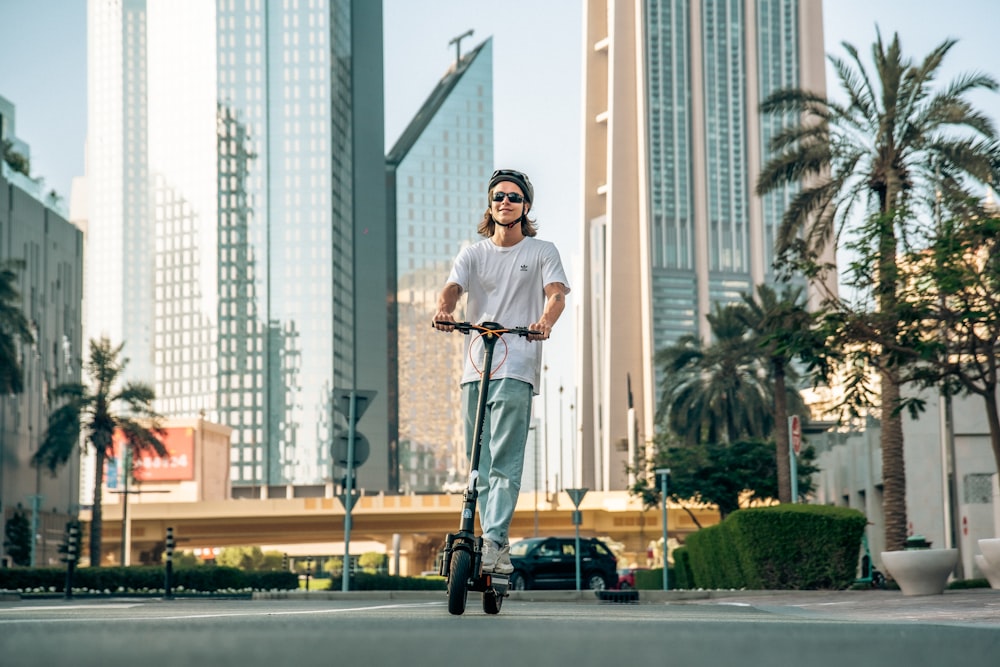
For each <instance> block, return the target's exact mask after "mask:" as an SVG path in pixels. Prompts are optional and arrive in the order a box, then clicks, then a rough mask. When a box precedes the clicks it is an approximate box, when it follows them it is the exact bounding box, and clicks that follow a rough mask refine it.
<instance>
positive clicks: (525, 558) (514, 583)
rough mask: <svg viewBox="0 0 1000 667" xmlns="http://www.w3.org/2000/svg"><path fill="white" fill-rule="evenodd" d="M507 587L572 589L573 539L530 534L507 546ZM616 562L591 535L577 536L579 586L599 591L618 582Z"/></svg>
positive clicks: (573, 572) (573, 568) (574, 581)
mask: <svg viewBox="0 0 1000 667" xmlns="http://www.w3.org/2000/svg"><path fill="white" fill-rule="evenodd" d="M510 562H511V563H513V565H514V572H513V574H511V575H510V587H511V589H513V590H516V591H523V590H527V589H529V588H562V589H570V590H575V589H576V538H574V537H531V538H528V539H526V540H521V541H520V542H515V543H514V544H512V545H510ZM617 568H618V561H617V559H615V556H614V554H612V553H611V550H610V549H608V547H607V546H605V544H604V543H603V542H601V541H600V540H598V539H596V538H593V537H581V538H580V587H581V588H583V589H587V590H595V591H603V590H605V589H609V588H613V587H614V586H616V585H617V584H618V569H617Z"/></svg>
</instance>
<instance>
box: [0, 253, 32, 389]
mask: <svg viewBox="0 0 1000 667" xmlns="http://www.w3.org/2000/svg"><path fill="white" fill-rule="evenodd" d="M22 269H24V262H23V261H22V260H8V261H6V262H4V263H2V264H0V393H4V394H20V393H21V391H22V390H23V389H24V377H23V373H22V372H21V364H20V360H19V359H18V355H17V342H18V341H20V342H21V343H33V342H35V337H34V336H33V335H32V334H31V327H30V326H29V325H28V318H26V317H25V316H24V309H23V307H22V305H21V293H20V292H19V291H18V289H17V272H18V271H20V270H22Z"/></svg>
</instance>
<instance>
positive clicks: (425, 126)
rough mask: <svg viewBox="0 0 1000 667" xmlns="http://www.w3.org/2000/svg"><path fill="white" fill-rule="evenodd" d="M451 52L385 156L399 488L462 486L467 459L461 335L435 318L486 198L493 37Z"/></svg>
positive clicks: (490, 169) (474, 236) (489, 169)
mask: <svg viewBox="0 0 1000 667" xmlns="http://www.w3.org/2000/svg"><path fill="white" fill-rule="evenodd" d="M459 44H460V42H459ZM457 56H458V54H457V53H456V61H455V63H453V64H452V66H451V68H449V70H448V72H447V73H445V75H444V76H443V77H442V78H441V80H440V81H439V82H438V85H437V86H436V87H435V88H434V90H433V91H432V92H431V94H430V96H429V97H428V98H427V100H426V102H424V104H423V106H422V107H421V108H420V110H419V111H418V112H417V114H416V116H414V118H413V120H412V121H411V122H410V124H409V126H407V128H406V130H404V132H403V133H402V135H400V138H399V139H398V141H397V142H396V145H395V146H393V148H392V150H390V151H389V154H388V156H387V157H386V163H387V167H386V169H387V174H388V178H387V183H388V189H389V198H390V203H389V216H390V218H391V219H392V220H393V221H394V225H395V231H394V233H393V238H394V239H395V243H396V253H395V254H396V262H395V274H396V275H395V285H396V325H395V326H394V327H393V330H394V331H395V332H396V335H397V339H396V349H397V355H396V358H397V369H398V370H397V377H398V378H399V383H398V391H399V393H398V411H397V414H398V432H399V452H400V456H399V467H400V490H402V491H440V490H441V489H442V488H445V486H444V485H446V484H449V483H451V484H456V483H457V484H460V485H461V483H462V482H464V479H465V474H466V468H467V467H468V466H467V462H466V457H465V429H464V426H463V424H462V419H461V406H460V401H459V390H458V387H459V382H460V380H461V376H462V362H463V356H462V355H463V343H464V337H463V336H461V335H459V334H455V333H452V334H450V335H446V334H442V333H441V332H438V331H435V330H434V329H432V328H431V318H432V317H433V315H434V313H435V312H436V310H437V297H438V294H439V293H440V292H441V288H442V287H444V283H445V280H446V279H447V278H448V272H449V270H450V269H451V263H452V260H453V259H454V258H455V256H456V255H457V254H458V251H459V250H460V249H461V248H462V247H463V246H464V245H466V244H468V243H471V242H473V241H474V240H477V239H478V235H477V234H476V226H477V225H478V224H479V222H480V221H481V220H482V216H483V212H484V211H485V210H486V208H487V206H488V205H487V201H486V184H487V182H488V181H489V177H490V174H492V172H493V45H492V40H491V39H487V40H486V41H485V42H483V43H482V44H480V45H479V46H477V47H476V48H474V49H472V50H471V51H469V52H468V53H466V54H465V55H464V56H461V57H457ZM390 224H391V225H392V224H393V223H390ZM461 317H462V316H461V313H460V312H459V313H456V318H458V319H461Z"/></svg>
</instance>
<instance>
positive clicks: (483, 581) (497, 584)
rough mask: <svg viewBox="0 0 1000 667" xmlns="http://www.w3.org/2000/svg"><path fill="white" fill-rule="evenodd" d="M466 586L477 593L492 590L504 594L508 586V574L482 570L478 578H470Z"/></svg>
mask: <svg viewBox="0 0 1000 667" xmlns="http://www.w3.org/2000/svg"><path fill="white" fill-rule="evenodd" d="M468 588H469V590H470V591H476V592H478V593H485V592H486V591H489V590H493V591H495V592H496V593H497V595H500V596H506V595H507V589H508V588H510V575H507V574H496V573H493V572H483V573H482V574H481V575H479V577H478V578H476V579H472V580H470V582H469V587H468Z"/></svg>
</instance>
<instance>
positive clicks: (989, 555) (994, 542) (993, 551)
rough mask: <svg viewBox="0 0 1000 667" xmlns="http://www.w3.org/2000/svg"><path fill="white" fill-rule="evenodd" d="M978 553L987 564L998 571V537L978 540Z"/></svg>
mask: <svg viewBox="0 0 1000 667" xmlns="http://www.w3.org/2000/svg"><path fill="white" fill-rule="evenodd" d="M979 551H980V553H982V554H983V557H984V558H985V559H986V562H987V563H989V564H990V565H992V566H993V567H994V568H996V569H997V570H1000V537H989V538H986V539H982V540H979Z"/></svg>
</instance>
